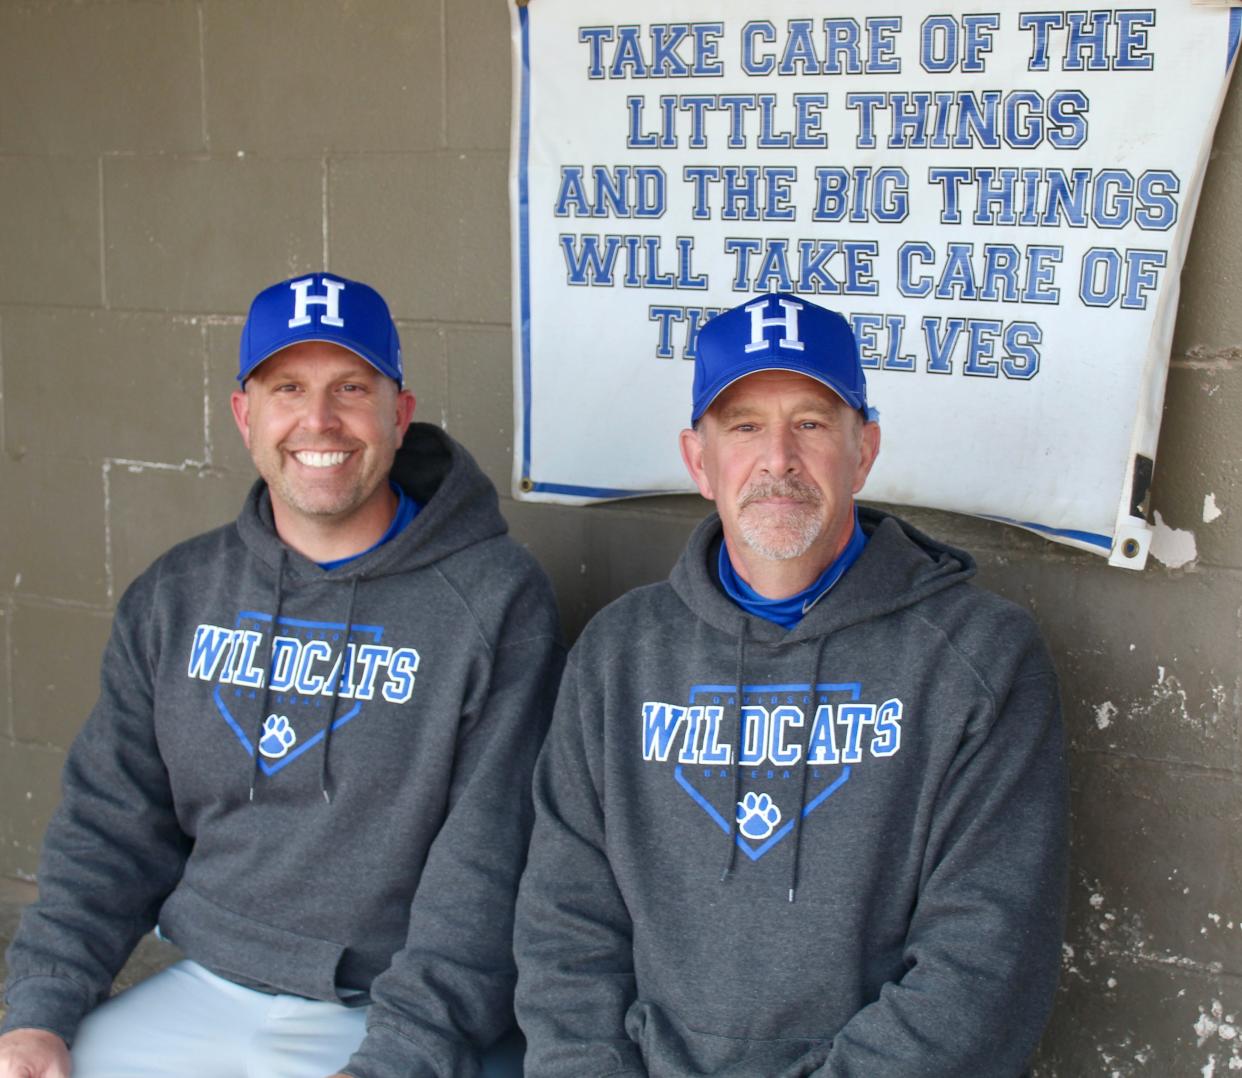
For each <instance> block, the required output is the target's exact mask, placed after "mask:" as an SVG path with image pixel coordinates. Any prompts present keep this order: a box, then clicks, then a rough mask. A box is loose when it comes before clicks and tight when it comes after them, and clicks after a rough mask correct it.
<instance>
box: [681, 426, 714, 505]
mask: <svg viewBox="0 0 1242 1078" xmlns="http://www.w3.org/2000/svg"><path fill="white" fill-rule="evenodd" d="M681 459H682V461H684V462H685V465H686V471H688V472H689V473H690V478H691V479H693V480H694V485H695V486H696V487H698V488H699V493H700V494H702V495H703V497H704V498H706V499H708V501H715V500H716V495H715V494H714V493H713V492H712V485H711V483H710V482H709V481H708V478H707V471H706V470H705V469H704V467H703V439H702V437H701V436H700V435H699V432H698V431H696V430H691V429H690V428H689V427H687V428H686V429H685V430H683V431H682V432H681Z"/></svg>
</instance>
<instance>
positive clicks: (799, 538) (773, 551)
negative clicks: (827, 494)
mask: <svg viewBox="0 0 1242 1078" xmlns="http://www.w3.org/2000/svg"><path fill="white" fill-rule="evenodd" d="M764 498H792V499H794V500H796V501H797V502H798V504H797V505H796V506H794V507H792V508H789V509H782V510H777V511H773V510H770V509H764V508H763V507H762V506H758V505H754V504H753V503H754V502H757V501H759V500H761V499H764ZM823 504H824V497H823V495H822V494H821V493H820V492H819V490H818V489H817V488H816V487H813V486H811V485H810V484H809V483H804V482H802V480H800V479H795V478H793V477H792V476H790V477H786V478H785V479H774V480H770V481H769V482H766V483H757V484H755V485H754V486H753V487H751V488H750V489H749V490H747V491H746V493H745V494H744V495H743V496H742V499H741V502H740V503H739V505H738V530H739V531H740V532H741V533H742V539H743V540H744V541H745V543H746V545H747V546H748V547H750V549H751V550H753V551H754V552H755V553H756V554H758V555H760V556H761V557H764V558H769V559H771V560H772V561H791V560H793V559H794V558H800V557H802V555H803V554H805V553H806V552H807V551H808V550H810V549H811V547H812V546H814V545H815V541H816V540H817V539H818V538H819V537H820V535H821V534H822V533H823V530H824V517H823V512H822V508H823Z"/></svg>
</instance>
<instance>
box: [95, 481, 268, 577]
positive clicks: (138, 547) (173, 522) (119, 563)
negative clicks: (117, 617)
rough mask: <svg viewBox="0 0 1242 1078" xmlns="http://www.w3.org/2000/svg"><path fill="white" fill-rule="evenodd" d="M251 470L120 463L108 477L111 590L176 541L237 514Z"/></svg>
mask: <svg viewBox="0 0 1242 1078" xmlns="http://www.w3.org/2000/svg"><path fill="white" fill-rule="evenodd" d="M253 480H254V474H253V471H252V472H251V473H250V474H242V473H236V472H228V473H226V472H218V471H214V470H213V471H202V470H200V469H197V468H187V469H185V470H184V471H181V470H176V469H165V468H141V467H127V466H124V465H117V466H116V467H114V468H112V469H111V471H110V473H109V477H108V483H109V490H110V495H111V497H110V504H109V513H108V525H109V529H110V532H111V536H112V578H113V592H114V594H115V595H116V597H117V598H118V599H119V598H120V597H121V594H122V593H123V592H124V590H125V588H127V587H128V586H129V584H130V582H131V581H132V580H133V579H134V578H135V577H137V576H138V575H139V574H140V573H141V572H142V571H143V570H144V569H146V568H147V566H148V565H150V564H151V562H153V561H154V560H155V559H156V558H158V557H159V556H160V555H161V554H163V553H164V551H166V550H167V549H168V548H169V547H171V546H173V545H174V544H175V543H179V542H181V541H182V540H183V539H189V538H190V537H191V536H193V535H198V534H200V533H201V532H205V531H210V530H211V529H212V528H218V527H219V526H220V525H221V524H227V523H229V522H230V521H232V520H235V519H236V518H237V514H238V512H239V511H240V510H241V506H242V501H243V500H244V498H245V496H246V491H247V490H249V489H250V485H251V483H252V482H253Z"/></svg>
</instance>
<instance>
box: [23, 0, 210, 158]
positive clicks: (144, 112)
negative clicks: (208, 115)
mask: <svg viewBox="0 0 1242 1078" xmlns="http://www.w3.org/2000/svg"><path fill="white" fill-rule="evenodd" d="M200 70H201V65H200V62H199V46H198V16H197V12H196V11H195V5H194V4H189V3H162V4H47V3H40V4H5V5H3V7H0V147H3V149H4V150H6V151H8V152H14V151H16V152H19V153H57V154H58V153H97V152H99V151H104V150H164V151H172V152H176V151H179V150H190V151H192V150H198V149H202V146H203V136H202V129H203V124H202V108H201V82H200V77H199V76H200Z"/></svg>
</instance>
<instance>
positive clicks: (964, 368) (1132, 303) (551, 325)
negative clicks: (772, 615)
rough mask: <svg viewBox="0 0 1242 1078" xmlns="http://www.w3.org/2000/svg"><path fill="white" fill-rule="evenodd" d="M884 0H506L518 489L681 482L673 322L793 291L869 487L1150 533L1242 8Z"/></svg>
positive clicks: (995, 512)
mask: <svg viewBox="0 0 1242 1078" xmlns="http://www.w3.org/2000/svg"><path fill="white" fill-rule="evenodd" d="M894 7H895V8H896V11H897V13H893V14H889V13H886V12H885V9H884V8H882V7H878V8H872V7H871V6H870V5H868V6H867V7H865V8H863V9H862V10H875V11H876V12H877V13H876V14H867V15H860V14H857V12H858V11H859V10H860V9H859V6H858V5H856V4H844V3H836V2H829V3H815V4H808V3H806V2H805V0H768V2H766V3H764V4H762V5H755V4H750V3H741V2H740V0H714V2H710V0H681V2H679V3H677V4H676V5H669V4H667V3H660V4H655V3H651V2H648V0H631V2H630V3H626V4H616V3H607V4H605V3H601V2H599V0H531V2H530V3H529V4H528V5H527V6H521V7H514V8H513V49H514V65H513V67H514V119H513V154H512V166H511V170H510V186H511V198H512V208H513V215H512V218H513V230H514V235H513V257H514V277H513V279H514V312H513V325H514V359H515V368H516V373H515V381H516V386H517V392H516V413H517V415H516V419H517V422H516V431H517V442H516V446H515V453H514V457H515V469H514V471H515V480H514V485H515V493H516V494H517V495H518V496H519V497H522V498H526V499H532V500H545V501H560V502H579V501H596V500H600V499H606V498H621V497H630V496H634V495H640V494H651V493H657V492H681V491H688V490H691V489H692V487H691V484H690V482H689V479H688V477H687V476H686V474H685V472H684V470H683V467H682V464H681V459H680V456H679V453H678V449H677V432H678V431H679V430H680V429H681V428H682V427H684V426H686V424H687V422H688V419H689V412H690V384H691V379H692V375H693V362H692V361H693V357H694V345H695V338H696V335H697V331H698V328H699V326H701V325H702V324H703V321H704V319H705V318H707V317H709V316H710V315H712V314H713V313H715V312H717V311H719V310H721V309H724V308H727V307H732V306H734V305H736V304H738V303H740V302H742V301H743V300H744V299H746V298H749V297H752V296H754V295H756V294H761V293H765V292H773V291H790V292H797V293H800V294H801V295H804V296H806V297H807V298H810V299H813V300H814V301H815V302H817V303H820V304H821V305H823V306H826V307H830V308H832V309H834V310H837V311H840V312H841V313H842V314H844V315H845V316H846V317H847V318H848V319H850V321H851V322H852V324H853V327H854V331H855V335H856V336H857V338H858V341H859V344H860V347H861V351H862V355H863V357H864V363H865V365H866V367H867V368H868V369H867V381H868V390H869V392H868V396H869V398H870V399H871V401H872V403H873V404H875V405H876V406H877V407H878V409H879V411H880V423H881V426H882V428H883V432H884V449H883V452H882V453H881V454H880V458H879V461H878V463H877V465H876V468H875V471H874V472H873V473H872V476H871V479H870V480H869V482H868V484H867V487H866V490H865V491H864V496H865V497H867V498H869V499H874V500H877V501H885V502H896V503H904V504H908V505H919V506H928V507H933V508H939V509H950V510H956V511H958V512H963V513H972V514H975V515H979V516H986V517H991V518H995V519H1001V520H1005V521H1008V522H1011V523H1015V524H1020V525H1022V526H1024V527H1028V528H1033V529H1035V530H1037V531H1039V532H1041V533H1043V534H1045V535H1048V536H1049V537H1051V538H1054V539H1057V540H1059V541H1062V542H1067V543H1071V544H1072V545H1074V546H1078V547H1081V548H1084V549H1088V550H1093V551H1096V552H1097V553H1101V554H1104V555H1108V556H1109V557H1110V560H1112V561H1113V563H1114V564H1119V565H1128V566H1131V567H1135V568H1141V567H1142V565H1143V564H1144V562H1145V560H1146V556H1147V549H1148V543H1149V538H1150V529H1149V527H1148V525H1147V524H1146V522H1145V520H1144V515H1143V514H1144V511H1145V506H1144V505H1143V503H1144V501H1145V497H1146V491H1147V486H1148V483H1149V482H1150V478H1151V470H1152V464H1153V461H1154V456H1155V450H1156V438H1157V434H1158V432H1159V424H1160V412H1161V405H1162V402H1163V397H1164V383H1165V375H1166V371H1167V366H1168V358H1169V348H1170V341H1171V337H1172V330H1173V319H1174V315H1175V312H1176V308H1177V294H1178V276H1179V273H1180V270H1181V265H1182V260H1183V257H1184V255H1185V251H1186V244H1187V240H1188V238H1189V234H1190V225H1191V221H1192V219H1193V216H1194V209H1195V204H1196V202H1197V200H1198V195H1199V190H1200V186H1201V184H1202V179H1203V173H1204V169H1205V166H1206V162H1207V157H1208V153H1209V150H1210V147H1211V141H1212V132H1213V129H1214V127H1215V123H1216V118H1217V115H1218V114H1219V111H1220V106H1221V103H1222V100H1223V98H1224V93H1225V89H1226V86H1227V84H1228V78H1229V72H1230V70H1231V68H1232V66H1233V59H1234V55H1235V52H1236V50H1237V45H1238V38H1239V30H1240V29H1242V10H1239V9H1237V8H1229V7H1225V6H1209V5H1204V4H1192V3H1191V2H1190V0H1161V2H1157V3H1151V4H1148V5H1146V6H1143V7H1134V8H1129V7H1128V8H1124V9H1122V8H1116V9H1112V8H1104V9H1092V10H1084V9H1075V10H1064V11H1063V10H1060V9H1056V8H1050V9H1033V8H1032V6H1031V4H1030V3H1029V0H1019V2H1011V0H998V2H994V3H990V4H987V5H986V6H977V5H971V4H962V3H947V4H945V5H943V7H940V8H932V9H931V11H932V13H931V14H921V13H920V14H909V13H902V12H901V9H902V8H904V7H907V5H895V6H894ZM924 10H927V9H926V8H924ZM670 12H674V13H675V15H670ZM674 18H675V21H672V20H673V19H674ZM1208 224H1209V226H1210V224H1211V223H1210V222H1208Z"/></svg>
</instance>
